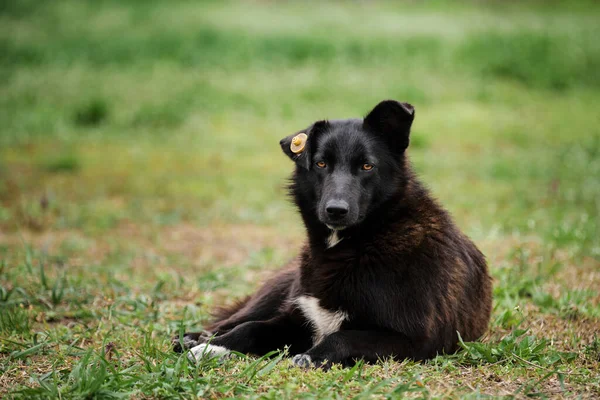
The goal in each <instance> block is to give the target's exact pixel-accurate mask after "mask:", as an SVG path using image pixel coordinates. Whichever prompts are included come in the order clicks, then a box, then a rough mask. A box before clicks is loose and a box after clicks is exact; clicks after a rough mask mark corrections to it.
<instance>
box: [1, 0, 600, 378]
mask: <svg viewBox="0 0 600 400" xmlns="http://www.w3.org/2000/svg"><path fill="white" fill-rule="evenodd" d="M599 21H600V5H598V3H597V2H594V1H589V2H574V1H573V2H571V1H569V2H542V1H531V2H501V1H468V2H461V3H458V2H450V1H431V2H418V1H404V2H383V1H347V2H316V1H315V2H275V1H246V2H230V1H226V2H221V1H214V2H200V1H177V2H167V1H164V2H161V1H141V0H139V1H137V0H129V1H117V0H114V1H111V0H103V1H75V0H73V1H68V0H66V1H2V2H0V266H2V268H1V269H0V283H2V285H3V287H4V289H3V290H4V292H3V293H12V295H8V297H7V298H6V299H3V300H2V301H3V302H4V303H3V304H4V305H3V307H5V308H3V310H4V311H6V312H14V313H16V314H15V315H17V314H18V315H20V314H19V313H22V311H18V310H17V309H16V308H11V307H16V305H18V304H24V303H25V304H31V305H32V307H34V308H33V309H30V310H29V311H27V312H25V314H24V315H25V316H24V318H25V319H24V320H23V321H25V322H22V323H27V325H26V327H27V328H26V329H21V330H19V329H16V331H15V330H13V329H12V328H11V326H12V325H11V324H13V322H11V323H10V324H9V323H5V328H3V329H4V331H5V332H4V333H5V334H6V335H9V333H10V334H11V335H15V336H11V337H12V339H11V340H12V341H13V342H19V341H21V342H23V343H25V342H26V341H27V340H29V339H28V338H30V336H28V335H29V334H30V332H31V329H33V328H30V323H31V324H33V325H31V326H36V327H37V328H36V329H42V330H44V329H46V330H50V331H51V330H52V329H58V328H57V327H56V326H55V325H52V324H53V323H56V321H58V322H59V324H60V321H64V318H74V319H75V320H79V319H83V320H85V321H87V323H92V321H104V323H105V324H106V325H107V326H108V325H110V323H112V322H111V321H112V320H111V318H112V317H111V316H112V315H113V314H112V311H111V313H107V311H106V310H105V309H104V308H103V307H104V306H105V305H103V304H104V303H103V301H104V300H102V301H101V300H99V299H107V298H108V299H112V300H111V301H117V304H118V299H121V301H122V302H123V304H128V303H127V301H128V299H131V298H137V297H136V296H139V295H141V294H144V293H145V294H148V293H154V294H156V293H157V292H156V290H158V292H160V293H162V294H161V296H162V297H161V296H159V297H157V299H158V300H157V301H158V303H157V304H159V305H157V306H156V307H157V310H158V311H157V313H158V314H155V317H156V315H158V317H156V319H154V320H152V321H153V322H152V324H150V325H151V326H154V328H152V329H155V330H156V332H158V333H157V335H156V336H157V337H160V338H162V339H163V342H161V343H162V344H161V345H164V346H166V345H165V344H166V343H167V338H168V336H169V335H170V334H171V333H173V332H174V329H175V328H174V327H175V326H176V324H177V323H180V322H181V320H182V319H185V318H184V317H183V315H182V314H181V310H182V308H183V307H184V306H185V305H188V304H193V303H194V302H196V305H198V308H197V309H195V311H192V314H191V315H192V319H191V320H189V321H187V322H184V323H186V324H189V325H194V326H198V324H199V325H201V324H202V322H203V321H205V320H206V318H207V310H208V309H209V308H210V307H211V306H212V305H213V304H214V303H216V302H222V301H230V300H231V298H232V297H234V296H236V295H240V294H244V293H248V292H249V291H251V290H252V289H253V288H254V287H255V286H256V284H257V282H258V281H259V280H260V279H261V278H262V277H264V276H266V275H267V273H268V271H269V270H271V269H273V268H276V267H278V266H281V265H282V264H283V263H284V262H285V261H286V260H288V259H289V258H290V257H292V256H293V255H294V254H296V253H297V251H298V249H299V245H300V243H301V242H302V240H303V227H302V225H301V221H300V219H299V218H298V216H297V215H296V211H295V210H294V208H293V207H292V206H291V204H290V203H289V201H288V199H287V198H286V193H285V188H284V187H285V184H286V179H287V177H288V176H289V174H290V172H291V171H292V168H293V166H292V163H291V162H290V161H289V160H288V159H287V158H286V157H285V156H284V155H283V154H282V153H281V151H280V149H279V145H278V141H279V139H281V138H282V137H284V136H286V135H289V134H290V133H292V132H295V131H297V130H299V129H302V128H304V127H306V126H307V125H308V124H310V123H311V122H312V121H314V120H317V119H322V118H347V117H359V116H364V115H365V114H366V113H367V112H368V111H369V110H370V109H371V108H372V107H373V106H374V105H375V104H376V103H378V102H379V101H380V100H382V99H387V98H393V99H397V100H400V101H406V102H410V103H411V104H413V105H414V106H415V107H416V120H415V123H414V125H413V133H412V141H411V147H410V149H409V154H410V158H411V159H412V161H413V163H414V166H415V169H416V170H417V171H418V172H419V174H420V175H421V177H422V179H423V180H424V182H425V183H426V184H427V185H428V186H429V187H430V188H431V189H432V192H433V194H434V195H435V196H436V197H437V198H439V199H440V201H441V202H442V204H444V205H445V206H446V207H447V208H448V209H449V210H450V211H451V213H452V214H453V215H454V216H455V218H456V219H457V222H458V224H459V226H460V227H461V228H462V229H463V230H464V231H465V232H466V233H468V234H469V235H470V236H471V237H472V238H473V239H474V240H475V242H476V243H477V244H478V245H479V246H480V247H481V248H482V250H483V251H484V253H486V255H487V256H488V259H489V260H490V265H491V269H492V273H493V275H494V277H495V279H496V292H495V295H496V299H497V300H496V305H495V314H494V321H495V322H494V323H493V325H492V335H493V334H494V333H495V334H498V335H500V332H504V331H503V329H509V328H511V327H512V326H514V320H515V318H516V317H515V316H514V315H513V314H514V313H513V311H511V310H514V307H515V306H519V305H520V307H522V309H527V310H530V312H531V314H526V316H525V317H526V318H527V317H530V318H531V319H532V320H539V318H545V317H544V315H546V314H544V313H547V315H558V316H559V317H560V316H563V317H565V316H572V314H569V313H570V312H571V311H572V310H573V309H575V310H576V311H577V312H579V313H580V314H581V315H583V316H584V317H585V318H586V321H592V322H591V323H592V326H594V327H599V326H600V325H599V323H598V317H599V315H600V306H599V305H598V302H599V293H598V292H599V290H600V282H599V278H598V276H597V274H596V275H594V271H596V270H597V269H598V267H599V263H598V260H599V258H600V226H599V222H598V215H599V210H600V112H599V110H600V40H599V38H600V24H599ZM38 261H39V262H40V265H42V264H43V265H44V266H45V267H44V268H46V270H45V272H44V273H45V275H44V276H48V277H50V278H49V279H56V282H62V285H63V287H64V288H67V289H68V290H66V291H65V292H64V297H60V298H58V299H56V298H55V297H56V295H55V294H53V292H52V290H51V287H50V286H51V285H48V284H41V283H40V282H39V279H38V276H37V275H36V274H37V273H38V272H37V271H38V270H37V267H35V268H33V269H32V267H31V266H32V265H34V266H35V265H37V264H36V262H38ZM42 261H43V262H42ZM557 265H559V267H557ZM515 266H518V268H516V267H515ZM32 271H33V272H32ZM557 271H558V272H557ZM556 274H558V275H556ZM560 274H562V275H560ZM61 277H62V278H61ZM61 279H62V280H61ZM157 287H158V289H157ZM18 288H19V289H21V290H20V291H19V290H16V289H18ZM572 293H576V294H577V295H572ZM581 293H583V294H581ZM52 296H55V297H52ZM565 296H566V297H565ZM0 297H1V296H0ZM40 299H42V300H40ZM43 299H46V300H43ZM115 299H116V300H115ZM48 304H50V305H48ZM123 307H125V306H123ZM528 307H529V308H528ZM531 307H533V308H531ZM536 307H537V308H536ZM117 309H118V307H117ZM7 310H8V311H7ZM15 310H17V311H15ZM82 310H85V312H82ZM90 310H91V311H90ZM49 312H51V313H54V314H52V315H53V317H52V318H50V317H47V316H48V313H49ZM40 313H42V314H43V315H44V316H42V317H40ZM78 313H79V314H78ZM561 313H562V314H561ZM7 315H8V314H7ZM189 315H190V314H189V313H188V316H189ZM136 318H142V320H144V319H143V318H145V317H143V315H137V316H136ZM590 318H591V319H590ZM15 321H17V320H15ZM27 321H29V322H27ZM117 322H119V321H117ZM117 322H115V323H117ZM15 323H16V324H17V325H18V324H19V322H18V321H17V322H15ZM120 323H121V324H123V320H120ZM6 324H8V325H6ZM36 324H37V325H36ZM48 324H50V325H48ZM117 326H118V325H117ZM132 326H135V323H133V325H132ZM145 326H146V327H148V325H145ZM1 327H2V326H1V325H0V328H1ZM60 329H66V328H60ZM132 329H133V328H132ZM148 329H150V328H148ZM594 329H595V328H594ZM584 331H585V332H586V334H587V333H589V332H591V329H590V328H589V327H587V328H585V329H584ZM14 332H17V333H14ZM19 332H20V333H19ZM108 332H109V331H107V333H106V335H107V336H105V337H104V338H105V339H106V337H109V336H110V334H109V333H108ZM110 332H113V331H112V330H111V331H110ZM126 332H128V334H132V335H133V333H132V332H131V331H126ZM544 334H545V335H547V336H545V337H547V338H549V339H550V338H553V336H551V335H553V334H554V333H552V332H550V333H548V332H545V333H544ZM69 335H75V336H77V335H76V334H75V333H73V332H69V333H68V334H67V336H68V337H70V336H69ZM115 335H117V334H116V333H115ZM569 335H570V334H569ZM134 336H135V335H134ZM117 337H118V338H121V337H120V336H117ZM575 337H578V336H575ZM118 338H117V339H114V340H125V339H123V338H121V339H118ZM98 340H100V339H99V338H98V337H92V338H90V343H94V344H95V345H98V344H99V343H100V342H101V340H100V342H99V341H98ZM565 340H567V339H565ZM568 340H571V342H572V341H573V340H574V339H573V336H572V335H571V336H569V339H568ZM572 343H579V342H577V341H575V342H572ZM4 346H6V347H5V348H4V350H2V349H0V350H2V351H0V354H9V353H10V352H11V351H14V350H15V349H14V348H13V347H10V346H9V345H7V344H5V345H4ZM573 346H575V345H573ZM571 350H574V351H577V350H576V346H575V347H573V348H572V349H571ZM54 357H56V355H54ZM64 357H65V358H64V362H65V363H67V364H68V362H70V361H68V360H70V358H69V357H67V356H66V355H65V356H64ZM67 364H65V365H67ZM15 365H17V364H15ZM17 366H18V365H17ZM17 366H15V368H17ZM18 368H21V366H18ZM9 370H10V368H9V369H7V370H5V372H7V371H8V372H10V371H12V370H10V371H9ZM14 371H17V369H15V370H14ZM8 372H7V375H6V376H12V375H10V373H8ZM15 376H16V375H15ZM7 379H8V378H7ZM11 379H14V380H13V381H8V382H11V384H12V383H14V382H20V383H23V382H24V381H21V380H20V379H19V378H17V377H13V378H11Z"/></svg>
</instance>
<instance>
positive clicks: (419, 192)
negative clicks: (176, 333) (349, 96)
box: [175, 100, 491, 367]
mask: <svg viewBox="0 0 600 400" xmlns="http://www.w3.org/2000/svg"><path fill="white" fill-rule="evenodd" d="M413 119H414V108H413V107H412V106H411V105H410V104H406V103H399V102H396V101H392V100H387V101H383V102H381V103H379V104H378V105H377V106H376V107H375V108H374V109H373V110H372V111H371V112H370V113H369V115H368V116H367V117H366V118H364V119H347V120H336V121H318V122H315V123H314V124H312V125H311V126H310V127H308V128H307V129H306V130H303V131H301V132H299V133H297V134H295V135H291V136H288V137H286V138H284V139H283V140H281V142H280V144H281V147H282V149H283V151H284V152H285V153H286V154H287V155H288V156H289V157H290V158H291V159H292V160H293V161H295V163H296V170H295V173H294V175H293V177H292V184H291V186H290V190H291V194H292V195H293V198H294V200H295V203H296V204H297V206H298V208H299V210H300V213H301V214H302V218H303V220H304V224H305V225H306V230H307V233H308V238H307V243H306V245H305V246H304V248H303V250H302V252H301V254H300V256H299V257H298V259H297V260H296V261H295V262H294V263H292V265H290V266H289V267H287V268H285V269H284V270H282V271H281V272H280V273H279V274H277V275H276V276H275V277H274V278H273V279H271V280H270V281H268V282H266V283H265V285H264V286H262V287H261V288H260V289H259V290H258V292H256V293H255V294H254V295H252V296H250V297H248V298H246V299H245V300H243V301H241V302H239V303H237V304H236V305H235V306H233V307H229V308H224V309H221V310H219V311H218V312H217V315H216V318H215V320H214V322H213V323H212V324H211V325H210V326H209V327H207V329H208V331H209V334H210V335H214V336H213V338H212V339H211V340H210V343H207V341H208V340H209V338H208V337H207V336H205V335H203V334H202V333H186V334H185V336H184V340H183V343H180V342H179V339H177V340H176V341H175V348H176V350H177V351H182V349H183V348H191V349H192V350H191V353H190V354H191V355H193V356H194V357H196V358H198V357H201V356H203V355H217V354H223V353H227V352H229V351H230V350H235V351H237V352H241V353H252V354H257V355H262V354H266V353H268V352H269V351H272V350H275V349H283V348H284V347H285V346H289V351H290V353H291V354H293V355H295V357H294V358H293V362H294V364H296V365H298V366H301V367H308V366H317V367H319V366H324V367H328V366H330V365H331V363H341V364H343V365H352V364H353V363H354V362H355V361H356V360H357V359H364V360H365V361H367V362H376V361H377V360H378V359H380V358H387V357H393V358H395V359H399V360H401V359H404V358H410V359H414V360H423V359H427V358H431V357H434V356H435V355H436V354H439V353H444V352H446V353H448V352H453V351H455V350H456V349H457V342H458V335H457V332H459V333H460V335H461V336H462V338H463V339H464V340H469V341H470V340H476V339H477V338H479V337H480V336H481V335H482V334H483V333H484V332H485V331H486V329H487V325H488V321H489V317H490V312H491V280H490V277H489V275H488V272H487V267H486V263H485V259H484V256H483V255H482V254H481V252H480V251H479V250H478V249H477V247H475V245H474V244H473V243H472V242H471V241H470V240H469V239H468V238H467V237H466V236H465V235H464V234H462V233H461V232H460V231H459V230H458V228H457V227H456V226H455V225H454V223H453V222H452V220H451V218H450V216H449V215H448V213H447V212H446V211H444V210H443V209H442V207H440V206H439V205H438V204H437V203H436V201H435V200H433V199H432V198H431V197H430V195H429V193H428V192H427V190H426V189H425V188H424V187H423V186H422V185H421V183H420V182H419V181H418V180H417V178H416V177H415V175H414V174H413V172H412V170H411V168H410V164H409V162H408V159H407V156H406V154H405V151H406V148H407V147H408V143H409V133H410V127H411V125H412V122H413Z"/></svg>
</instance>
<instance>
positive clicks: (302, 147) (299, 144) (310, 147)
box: [279, 121, 329, 169]
mask: <svg viewBox="0 0 600 400" xmlns="http://www.w3.org/2000/svg"><path fill="white" fill-rule="evenodd" d="M328 126H329V122H327V121H317V122H315V123H314V124H312V125H311V126H310V127H308V129H305V130H303V131H300V132H296V133H294V134H293V135H290V136H286V137H284V138H283V139H281V140H280V141H279V145H280V146H281V150H283V152H284V153H285V154H287V156H288V157H289V158H291V159H292V161H295V162H296V164H297V165H299V166H300V167H302V168H304V169H310V167H311V165H312V155H313V154H314V151H315V148H316V145H317V136H318V135H319V134H320V133H321V132H323V131H325V130H326V129H327V127H328Z"/></svg>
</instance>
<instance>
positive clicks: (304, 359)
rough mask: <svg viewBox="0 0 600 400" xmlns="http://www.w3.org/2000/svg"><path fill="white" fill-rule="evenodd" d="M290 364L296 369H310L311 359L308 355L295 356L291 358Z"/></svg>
mask: <svg viewBox="0 0 600 400" xmlns="http://www.w3.org/2000/svg"><path fill="white" fill-rule="evenodd" d="M292 363H293V364H294V365H295V366H296V367H300V368H310V367H312V359H311V358H310V356H309V355H308V354H297V355H295V356H294V358H292Z"/></svg>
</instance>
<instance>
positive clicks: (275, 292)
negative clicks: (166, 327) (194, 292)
mask: <svg viewBox="0 0 600 400" xmlns="http://www.w3.org/2000/svg"><path fill="white" fill-rule="evenodd" d="M298 279H299V271H298V269H297V268H295V267H294V268H288V269H284V270H282V271H280V272H279V273H278V274H277V275H275V276H274V277H273V278H271V279H270V280H268V281H267V282H266V283H265V284H264V285H263V286H262V287H261V288H260V289H259V290H258V291H257V292H256V293H255V294H254V295H252V296H251V297H249V298H247V299H245V300H244V301H241V302H239V303H237V304H235V305H234V306H232V307H230V308H228V309H222V310H220V311H219V312H218V313H217V314H219V315H218V316H217V318H216V320H214V321H213V322H212V323H210V324H209V325H207V326H206V327H205V329H206V331H205V332H186V333H185V334H184V335H183V345H182V343H181V341H180V340H179V337H178V336H176V337H174V338H172V341H171V343H172V345H173V350H174V351H176V352H178V353H180V352H182V351H184V350H186V349H190V348H192V347H195V346H198V345H200V344H203V343H206V342H207V341H208V339H209V338H210V337H211V336H213V335H215V336H217V337H218V336H222V335H224V334H226V333H228V332H230V331H231V330H232V329H234V328H235V327H237V326H238V325H241V324H244V323H246V322H250V321H268V320H270V319H272V318H275V317H276V316H277V315H280V314H281V313H282V308H285V307H286V299H287V298H288V296H289V293H290V291H291V290H292V287H293V285H294V284H295V282H296V281H297V280H298Z"/></svg>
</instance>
